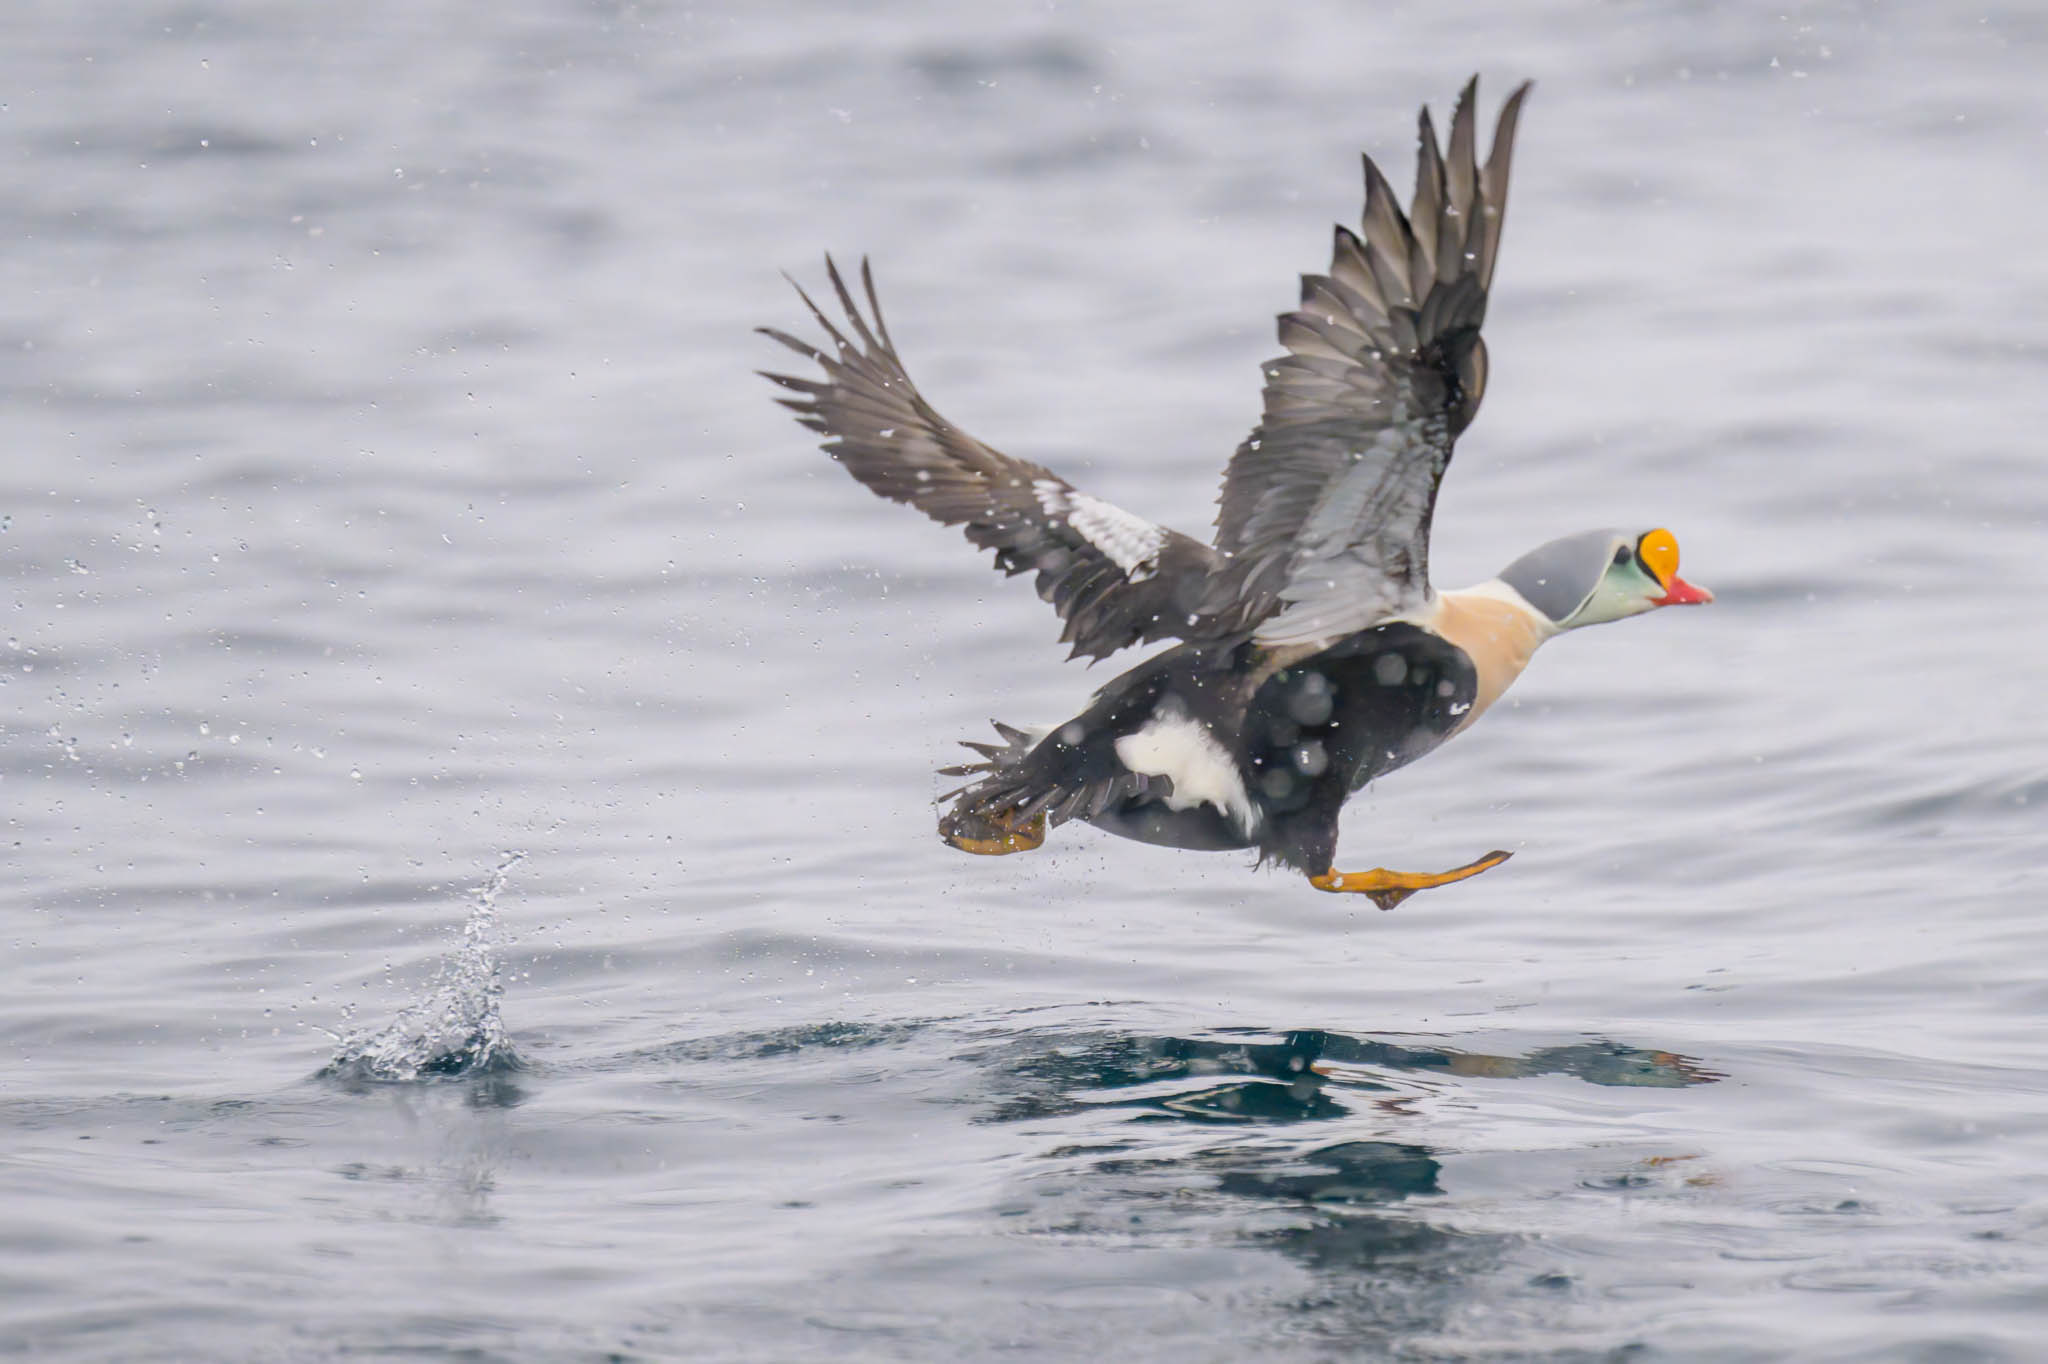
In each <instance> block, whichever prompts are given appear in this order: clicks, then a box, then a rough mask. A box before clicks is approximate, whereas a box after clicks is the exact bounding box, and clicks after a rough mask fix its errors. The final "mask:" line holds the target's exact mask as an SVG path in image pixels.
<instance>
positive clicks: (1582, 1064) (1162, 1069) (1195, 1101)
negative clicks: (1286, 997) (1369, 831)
mask: <svg viewBox="0 0 2048 1364" xmlns="http://www.w3.org/2000/svg"><path fill="white" fill-rule="evenodd" d="M1239 1031H1240V1030H1224V1031H1222V1032H1221V1033H1219V1034H1218V1035H1217V1036H1215V1037H1210V1038H1187V1037H1139V1036H1132V1037H1108V1038H1101V1039H1097V1040H1093V1041H1090V1042H1087V1043H1085V1044H1081V1045H1078V1046H1072V1047H1063V1048H1060V1049H1057V1050H1054V1051H1050V1052H1046V1053H1043V1054H1041V1055H1037V1056H1032V1057H1027V1058H1025V1059H1024V1060H1021V1061H1019V1062H1017V1063H1015V1064H1014V1065H1013V1066H1012V1067H1011V1068H1010V1069H1009V1071H1008V1074H1009V1076H1010V1077H1011V1079H1012V1080H1013V1081H1016V1082H1021V1083H1020V1084H1019V1092H1017V1093H1015V1094H1011V1095H1007V1096H1005V1097H1004V1098H1002V1099H1001V1100H999V1101H998V1102H997V1103H996V1105H995V1106H994V1108H993V1109H992V1110H991V1112H990V1113H989V1115H988V1121H992V1122H1008V1121H1016V1120H1019V1119H1024V1118H1036V1117H1047V1116H1051V1115H1054V1114H1059V1113H1068V1112H1074V1111H1077V1110H1079V1109H1081V1108H1084V1107H1104V1106H1111V1107H1127V1108H1133V1109H1139V1110H1146V1112H1144V1113H1140V1114H1139V1115H1137V1116H1138V1117H1139V1118H1141V1119H1142V1118H1144V1117H1146V1116H1148V1115H1149V1116H1151V1117H1154V1118H1183V1119H1193V1120H1196V1121H1204V1122H1250V1121H1262V1122H1276V1121H1279V1122H1291V1121H1301V1120H1306V1119H1315V1118H1335V1117H1342V1116H1343V1115H1344V1114H1346V1113H1348V1112H1350V1111H1351V1108H1350V1106H1349V1105H1347V1104H1346V1103H1345V1102H1344V1101H1343V1099H1342V1098H1340V1097H1339V1096H1338V1095H1335V1094H1332V1093H1331V1092H1330V1089H1331V1087H1332V1085H1333V1082H1336V1081H1339V1080H1341V1083H1339V1084H1337V1085H1336V1087H1337V1088H1339V1089H1340V1090H1342V1091H1343V1092H1344V1093H1345V1094H1347V1095H1354V1096H1357V1097H1360V1098H1363V1097H1367V1096H1371V1095H1373V1094H1375V1093H1382V1094H1393V1093H1394V1092H1395V1090H1396V1087H1395V1085H1393V1084H1392V1083H1390V1082H1389V1081H1388V1079H1387V1078H1386V1077H1385V1076H1384V1075H1382V1076H1380V1077H1379V1078H1375V1077H1374V1075H1373V1074H1372V1073H1371V1072H1374V1071H1378V1072H1389V1071H1391V1072H1396V1073H1399V1072H1419V1073H1424V1074H1440V1075H1447V1076H1459V1077H1472V1078H1485V1079H1496V1080H1507V1079H1522V1078H1527V1077H1531V1076H1537V1075H1569V1076H1573V1077H1575V1078H1577V1079H1580V1080H1584V1081H1585V1082H1586V1083H1588V1084H1594V1085H1606V1086H1635V1087H1644V1088H1654V1089H1675V1088H1679V1087H1682V1086H1687V1085H1700V1084H1711V1083H1713V1082H1714V1081H1716V1080H1719V1079H1722V1078H1724V1077H1723V1076H1721V1075H1720V1074H1719V1073H1717V1072H1715V1071H1713V1070H1710V1069H1708V1068H1706V1067H1705V1066H1703V1065H1701V1064H1700V1063H1699V1062H1698V1061H1696V1060H1694V1059H1692V1058H1690V1057H1686V1056H1680V1055H1679V1054H1677V1053H1676V1052H1670V1051H1659V1050H1651V1049H1645V1048H1642V1047H1634V1046H1628V1045H1626V1044H1623V1043H1619V1042H1612V1041H1607V1040H1594V1041H1588V1042H1579V1043H1572V1044H1569V1045H1564V1046H1554V1047H1543V1048H1539V1049H1537V1050H1534V1051H1531V1052H1529V1053H1527V1054H1525V1055H1521V1056H1497V1055H1491V1054H1488V1053H1485V1052H1474V1051H1459V1050H1457V1049H1455V1048H1451V1047H1442V1046H1433V1047H1411V1046H1404V1045H1400V1044H1397V1043H1391V1042H1380V1041H1374V1040H1372V1039H1370V1038H1361V1037H1351V1036H1346V1035H1344V1034H1341V1033H1331V1032H1322V1031H1313V1030H1305V1031H1299V1032H1291V1033H1288V1034H1287V1035H1286V1037H1285V1040H1283V1041H1280V1042H1255V1041H1250V1040H1237V1038H1236V1036H1235V1034H1236V1033H1238V1032H1239ZM1242 1031H1244V1032H1246V1033H1249V1030H1242ZM1253 1035H1258V1036H1266V1035H1269V1034H1253ZM1361 1071H1363V1072H1366V1073H1360V1072H1361ZM1216 1076H1245V1077H1251V1078H1245V1079H1237V1080H1230V1081H1228V1082H1225V1083H1222V1084H1204V1085H1201V1086H1199V1087H1195V1088H1186V1087H1174V1086H1171V1085H1165V1087H1163V1088H1160V1087H1161V1086H1162V1085H1163V1084H1164V1082H1171V1081H1176V1080H1186V1079H1205V1080H1206V1079H1209V1078H1211V1077H1216ZM1136 1086H1151V1087H1155V1089H1156V1091H1157V1092H1148V1093H1146V1094H1145V1095H1143V1096H1142V1097H1137V1096H1134V1097H1127V1098H1117V1099H1111V1100H1104V1099H1100V1098H1095V1097H1091V1092H1100V1091H1104V1090H1126V1089H1130V1088H1133V1087H1136ZM1382 1102H1384V1101H1382Z"/></svg>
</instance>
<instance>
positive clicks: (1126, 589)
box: [760, 256, 1222, 658]
mask: <svg viewBox="0 0 2048 1364" xmlns="http://www.w3.org/2000/svg"><path fill="white" fill-rule="evenodd" d="M825 270H826V273H827V274H828V275H830V276H831V280H832V288H833V290H834V292H836V293H837V294H838V295H839V305H840V307H841V308H842V309H844V310H845V313H846V322H847V325H848V327H850V328H851V330H852V333H853V337H854V338H858V343H859V344H855V341H854V340H853V339H849V337H848V336H847V335H846V333H844V332H842V331H841V330H840V329H839V328H838V327H837V326H834V325H833V323H832V320H831V319H830V318H828V317H826V316H825V314H824V312H823V311H822V310H820V309H819V307H818V305H817V304H815V303H813V302H811V298H810V296H809V295H808V294H806V293H804V291H803V289H802V288H801V287H799V288H798V289H797V295H798V296H799V297H800V298H802V299H803V301H804V304H805V306H807V307H808V308H809V309H810V310H811V315H812V316H814V317H815V318H817V320H818V324H819V325H820V326H822V327H823V328H824V329H825V333H826V335H827V336H828V337H830V338H831V350H830V351H826V350H821V349H819V348H818V347H816V346H813V345H811V344H809V343H808V342H805V341H801V340H798V339H797V338H796V337H794V336H791V335H789V334H788V333H786V332H781V331H777V330H776V329H774V328H773V327H762V328H760V330H761V331H762V332H763V333H765V334H766V335H768V336H772V337H774V338H775V339H776V340H777V341H780V342H781V343H782V344H783V345H785V346H788V347H789V348H790V349H791V350H793V351H795V352H797V353H798V354H799V355H804V356H808V357H809V358H811V359H813V360H815V361H817V362H818V365H819V367H820V368H821V369H823V370H824V371H825V377H824V378H823V379H801V378H797V377H795V376H793V375H788V374H769V373H767V371H765V370H764V371H762V373H763V376H764V377H766V378H768V379H772V380H773V381H775V382H776V383H778V384H780V385H782V386H783V387H784V388H786V389H789V390H791V391H793V392H794V393H795V394H797V395H798V396H796V397H793V398H781V399H778V400H777V401H779V402H781V403H782V405H783V406H785V407H788V408H790V409H792V410H794V411H795V412H796V414H797V420H798V421H800V422H802V423H803V424H804V425H805V426H808V427H809V428H811V429H812V430H813V431H818V432H821V433H823V435H824V436H825V440H824V441H823V442H822V448H823V449H824V451H825V452H826V453H827V454H829V455H831V456H832V458H834V459H836V460H838V461H839V462H840V463H841V464H842V465H844V466H845V468H846V471H847V472H848V473H850V474H852V475H853V476H854V477H855V478H857V479H859V480H860V481H861V482H862V483H865V484H866V485H867V486H868V487H869V488H870V489H872V490H873V491H874V492H876V493H879V494H880V495H881V496H883V497H886V498H888V499H889V500H890V501H892V502H905V503H908V504H909V505H911V506H913V507H915V508H917V509H918V510H919V511H921V512H923V513H924V514H925V515H926V516H929V517H931V518H932V519H933V520H934V521H939V522H943V523H944V524H946V525H949V526H959V527H961V528H962V529H963V530H964V531H965V532H966V534H967V538H968V539H969V540H972V541H973V542H974V543H975V544H977V545H979V546H980V547H981V548H983V549H992V550H994V551H995V552H996V567H998V568H1000V569H1002V570H1003V572H1005V573H1007V574H1013V575H1014V574H1018V573H1023V572H1026V571H1030V570H1035V571H1036V572H1037V574H1038V595H1039V596H1041V597H1043V598H1045V600H1047V601H1049V602H1051V603H1052V606H1053V609H1054V610H1055V611H1057V612H1059V614H1060V617H1061V619H1063V620H1065V621H1066V630H1065V632H1064V633H1062V634H1061V636H1060V639H1061V641H1062V642H1065V643H1071V644H1072V645H1073V653H1072V655H1070V656H1071V657H1091V658H1101V657H1104V656H1106V655H1109V654H1112V653H1115V652H1116V651H1117V650H1118V649H1121V648H1123V647H1124V646H1125V645H1128V644H1135V643H1137V642H1139V641H1140V640H1154V639H1164V638H1167V637H1169V636H1178V635H1180V634H1182V633H1184V632H1185V631H1186V629H1187V627H1188V623H1189V620H1188V618H1189V616H1190V615H1191V614H1192V612H1193V609H1194V604H1195V600H1196V599H1199V597H1200V596H1201V595H1202V592H1203V591H1204V589H1205V587H1206V586H1207V579H1208V578H1209V576H1210V574H1211V573H1213V572H1214V571H1215V570H1216V569H1218V568H1219V567H1220V566H1221V564H1222V558H1221V556H1220V555H1218V554H1217V553H1216V552H1215V551H1214V550H1212V549H1210V548H1209V547H1208V546H1207V545H1205V544H1202V543H1201V542H1200V541H1198V540H1194V539H1191V538H1189V537H1188V536H1185V535H1182V534H1181V533H1180V532H1179V531H1173V530H1168V529H1166V528H1165V527H1163V526H1156V525H1153V524H1152V523H1151V522H1150V521H1147V520H1145V519H1144V518H1143V517H1139V516H1133V515H1132V514H1131V513H1129V512H1127V511H1124V510H1122V509H1121V508H1119V507H1114V506H1111V505H1110V504H1109V503H1107V502H1104V501H1102V500H1100V499H1099V498H1094V497H1090V496H1089V495H1088V494H1087V493H1084V492H1082V491H1080V490H1079V489H1078V488H1076V487H1074V485H1073V484H1071V483H1069V482H1067V481H1066V480H1065V479H1063V478H1061V477H1059V476H1058V475H1057V474H1055V473H1053V472H1052V471H1051V470H1049V469H1046V468H1044V467H1042V466H1040V465H1037V464H1033V463H1030V462H1029V461H1027V460H1021V459H1012V458H1011V457H1010V456H1008V455H1005V454H1002V453H1001V452H999V451H997V450H993V449H991V448H989V447H988V446H986V445H983V444H982V443H981V442H980V441H978V440H976V439H975V438H974V437H972V436H970V435H968V434H967V433H966V432H965V431H962V430H961V429H960V428H959V427H957V426H955V425H953V424H952V423H951V422H949V421H947V420H946V419H945V418H944V417H942V416H940V415H939V414H938V413H937V412H936V411H934V410H933V409H932V406H931V404H930V403H927V402H926V401H925V400H924V398H923V396H922V395H920V394H919V393H918V391H917V387H916V385H914V384H912V383H911V382H910V376H909V375H908V374H906V373H905V372H904V369H903V361H902V360H900V359H899V358H898V357H897V355H896V348H895V345H894V344H893V343H892V342H891V341H890V339H889V331H888V328H887V327H886V326H885V325H884V324H883V322H882V308H881V305H880V303H878V302H877V301H876V299H875V281H874V276H873V275H872V273H870V271H869V270H868V265H867V262H866V261H862V262H861V268H860V274H861V285H862V287H863V289H864V291H865V293H866V295H867V305H868V306H867V312H868V316H866V317H863V316H862V314H861V310H860V308H859V307H858V305H856V304H855V302H854V300H853V296H852V294H851V293H850V292H849V291H848V290H847V287H846V283H845V281H844V280H842V279H841V278H840V275H839V268H838V267H837V266H836V265H834V264H833V263H832V259H831V257H829V256H828V257H826V258H825ZM870 319H872V325H870Z"/></svg>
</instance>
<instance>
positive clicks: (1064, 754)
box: [939, 720, 1144, 854]
mask: <svg viewBox="0 0 2048 1364" xmlns="http://www.w3.org/2000/svg"><path fill="white" fill-rule="evenodd" d="M989 723H990V724H993V725H994V726H995V730H996V734H997V736H998V737H999V738H1001V740H1002V742H1001V743H999V744H989V743H976V742H975V741H974V740H971V739H963V740H961V741H960V743H961V747H963V748H969V749H972V750H973V751H974V752H976V753H978V754H980V755H981V759H982V760H981V761H980V762H974V763H962V764H961V765H959V766H958V767H942V768H940V769H939V771H940V774H941V775H943V776H948V777H969V778H972V779H973V780H971V781H969V782H968V783H967V785H965V786H962V787H959V788H958V789H956V790H952V791H948V792H947V793H946V794H945V795H943V796H941V797H940V799H941V800H950V801H952V802H953V808H952V809H950V810H948V811H946V813H945V814H943V815H941V816H939V837H941V838H943V839H945V840H946V841H947V842H948V843H950V844H952V845H953V846H954V847H956V848H958V849H960V850H961V851H962V852H971V853H984V854H988V853H1013V852H1029V851H1031V850H1032V849H1033V848H1036V847H1037V846H1039V844H1041V843H1043V842H1045V833H1046V830H1047V829H1049V828H1052V827H1055V826H1057V825H1061V824H1064V823H1066V822H1067V821H1068V820H1070V819H1092V818H1093V817H1095V816H1096V815H1098V814H1101V813H1102V811H1103V809H1104V808H1105V807H1107V806H1108V805H1109V804H1110V803H1111V802H1112V801H1115V800H1119V799H1122V798H1124V797H1126V796H1129V795H1132V794H1134V793H1135V792H1136V791H1137V790H1139V789H1140V788H1141V787H1142V786H1143V785H1144V779H1143V778H1141V777H1134V776H1133V775H1132V774H1130V773H1127V772H1121V771H1120V770H1113V771H1110V772H1097V771H1094V770H1091V769H1093V768H1095V767H1098V766H1100V764H1095V763H1090V762H1087V761H1086V760H1085V757H1086V752H1085V751H1086V750H1089V749H1092V748H1095V747H1097V746H1098V745H1093V744H1088V743H1086V742H1085V741H1084V742H1082V743H1080V744H1068V743H1065V742H1062V741H1061V739H1060V737H1059V736H1058V735H1054V734H1052V733H1051V731H1048V730H1037V731H1033V730H1026V729H1018V728H1017V727H1016V726H1014V725H1006V724H1003V723H1002V722H1001V721H996V720H992V721H990V722H989ZM1070 727H1074V726H1070Z"/></svg>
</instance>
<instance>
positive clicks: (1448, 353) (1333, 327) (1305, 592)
mask: <svg viewBox="0 0 2048 1364" xmlns="http://www.w3.org/2000/svg"><path fill="white" fill-rule="evenodd" d="M1528 91H1529V86H1528V85H1526V84H1524V85H1522V86H1521V87H1519V88H1517V89H1516V90H1515V91H1514V92H1513V93H1512V94H1511V95H1509V96H1508V99H1507V101H1506V103H1505V104H1504V105H1503V106H1502V108H1501V112H1500V116H1499V120H1498V122H1497V123H1496V125H1495V129H1494V137H1493V146H1492V149H1491V152H1490V153H1489V155H1488V158H1487V160H1486V161H1485V162H1484V163H1483V164H1482V163H1481V162H1480V160H1479V155H1478V132H1477V122H1478V120H1477V112H1476V108H1475V105H1476V103H1477V94H1478V81H1477V78H1476V77H1475V78H1474V80H1473V81H1471V82H1470V83H1468V84H1467V85H1466V86H1465V89H1464V91H1463V92H1462V94H1461V95H1460V96H1459V99H1458V103H1457V108H1456V110H1455V111H1454V112H1453V114H1452V117H1451V127H1450V137H1449V139H1448V141H1447V142H1446V143H1445V144H1444V145H1443V147H1442V148H1439V145H1438V142H1437V136H1436V131H1435V128H1434V126H1433V124H1432V123H1431V121H1430V116H1429V111H1428V110H1427V109H1425V110H1423V112H1422V115H1421V118H1420V120H1419V133H1420V144H1421V146H1420V152H1419V154H1418V156H1417V158H1416V177H1415V194H1414V196H1413V198H1412V200H1411V201H1410V207H1409V211H1407V212H1405V213H1404V212H1403V211H1402V208H1401V206H1400V204H1399V203H1398V202H1397V201H1396V198H1395V195H1394V191H1393V188H1392V186H1391V185H1389V184H1388V182H1387V179H1386V176H1385V175H1383V174H1382V173H1381V171H1380V169H1379V167H1378V166H1377V165H1375V164H1374V163H1373V161H1372V158H1371V157H1366V158H1365V163H1364V171H1365V207H1364V211H1363V213H1362V214H1361V218H1360V223H1359V230H1358V231H1357V232H1352V231H1350V230H1349V229H1346V228H1344V227H1341V226H1340V227H1339V228H1337V230H1336V233H1335V237H1334V240H1333V242H1332V246H1331V251H1330V266H1329V272H1328V273H1327V274H1323V275H1306V276H1304V277H1303V278H1302V290H1301V304H1300V306H1299V307H1298V308H1297V309H1296V310H1295V311H1293V312H1290V313H1286V314H1283V315H1282V316H1281V318H1280V323H1279V338H1280V343H1281V345H1282V346H1284V347H1285V348H1286V351H1287V353H1286V354H1285V355H1282V356H1280V357H1278V358H1277V359H1274V360H1269V361H1267V362H1266V364H1265V366H1264V372H1265V380H1266V382H1265V406H1264V412H1263V414H1262V416H1261V419H1260V422H1259V425H1258V427H1257V428H1256V429H1254V430H1253V432H1252V433H1251V435H1250V436H1249V437H1248V438H1247V439H1246V440H1245V442H1244V443H1243V444H1242V445H1240V446H1239V447H1238V450H1237V453H1236V454H1235V455H1234V456H1233V457H1232V459H1231V462H1230V466H1229V468H1228V470H1227V471H1226V472H1225V475H1224V483H1223V492H1222V497H1221V499H1220V506H1219V510H1218V515H1217V536H1216V547H1217V549H1218V550H1219V551H1221V552H1222V553H1223V554H1224V555H1225V556H1227V557H1228V559H1229V561H1230V562H1229V564H1228V566H1227V567H1226V569H1225V571H1224V572H1223V573H1222V574H1221V575H1220V576H1219V578H1218V580H1217V581H1216V582H1215V583H1214V584H1212V588H1211V592H1210V595H1209V597H1208V598H1207V599H1206V601H1205V602H1204V604H1203V615H1204V618H1205V619H1206V620H1209V621H1213V622H1216V623H1217V624H1218V625H1219V626H1225V627H1227V626H1232V625H1234V626H1236V627H1238V628H1251V627H1256V630H1257V636H1258V638H1259V639H1260V640H1261V641H1262V642H1265V643H1271V644H1290V643H1305V642H1310V641H1314V640H1322V639H1330V638H1334V637H1336V636H1339V635H1343V634H1347V633H1350V632H1351V631H1355V630H1360V629H1364V628H1366V627H1367V626H1370V625H1372V624H1375V623H1377V622H1378V621H1381V620H1385V619H1388V618H1390V617H1393V616H1397V615H1401V614H1403V613H1404V612H1408V611H1412V610H1414V609H1415V608H1417V607H1418V606H1420V605H1422V604H1423V603H1424V602H1426V601H1427V600H1428V597H1429V592H1430V588H1429V529H1430V520H1431V517H1432V515H1433V514H1434V511H1435V506H1436V492H1437V486H1438V484H1439V483H1440V482H1441V480H1442V478H1443V474H1444V470H1445V468H1446V467H1447V466H1448V464H1449V463H1450V458H1451V450H1452V446H1453V444H1454V442H1455V441H1456V439H1457V437H1458V435H1459V433H1460V432H1462V431H1463V430H1464V429H1465V427H1466V425H1467V424H1469V423H1470V422H1471V420H1472V418H1473V416H1474V414H1475V413H1477V411H1478V409H1479V402H1480V398H1481V396H1482V395H1483V393H1484V390H1485V381H1486V347H1485V344H1484V343H1483V342H1482V341H1481V340H1480V336H1479V329H1480V326H1481V324H1482V323H1483V322H1484V321H1485V317H1486V297H1487V290H1488V288H1489V287H1490V286H1491V284H1492V282H1493V271H1494V265H1495V262H1496V261H1497V259H1498V257H1499V251H1500V236H1501V226H1502V223H1503V221H1504V218H1505V215H1506V209H1507V189H1508V171H1509V166H1510V163H1511V161H1512V158H1513V152H1514V137H1515V128H1516V124H1517V122H1518V120H1519V117H1520V113H1521V107H1522V102H1523V100H1524V98H1525V97H1526V96H1527V94H1528Z"/></svg>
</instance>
